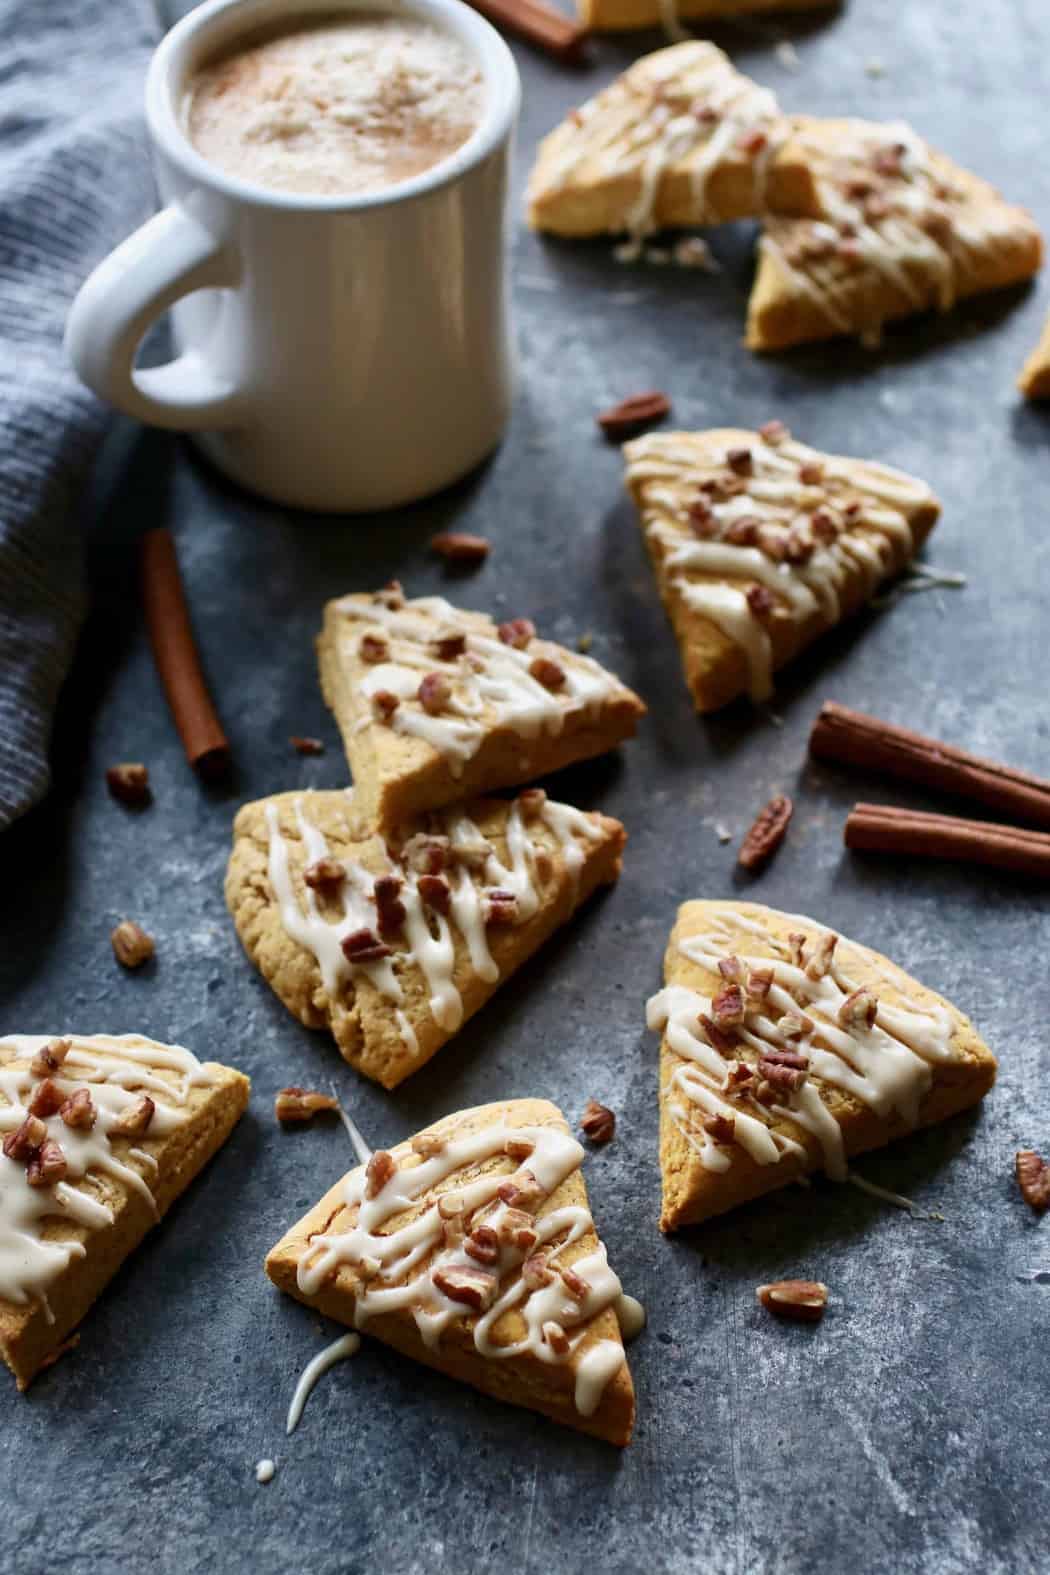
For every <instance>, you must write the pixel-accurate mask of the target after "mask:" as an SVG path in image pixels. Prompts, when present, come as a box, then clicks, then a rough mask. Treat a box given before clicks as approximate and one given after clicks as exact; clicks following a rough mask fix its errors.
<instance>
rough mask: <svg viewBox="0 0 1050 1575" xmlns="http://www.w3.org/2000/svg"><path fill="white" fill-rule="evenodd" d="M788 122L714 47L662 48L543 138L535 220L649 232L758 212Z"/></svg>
mask: <svg viewBox="0 0 1050 1575" xmlns="http://www.w3.org/2000/svg"><path fill="white" fill-rule="evenodd" d="M786 130H787V125H786V122H785V121H784V120H783V118H782V117H781V114H780V111H779V109H778V107H777V102H776V99H775V98H774V97H773V95H772V93H770V92H769V91H768V90H767V89H766V88H762V87H759V86H758V84H757V83H756V82H752V80H751V78H750V77H746V76H744V75H743V74H742V73H741V72H739V71H737V70H736V68H735V67H734V66H733V63H732V61H731V60H730V59H729V58H728V56H727V55H724V54H723V53H722V51H721V50H720V49H717V48H716V47H715V45H714V44H708V43H701V42H699V41H697V42H694V43H687V44H674V45H672V46H671V47H670V48H669V49H660V50H657V51H656V53H655V54H652V55H645V56H643V58H642V59H641V60H638V61H636V62H635V64H634V65H633V66H631V68H630V70H628V71H625V72H624V74H623V76H621V77H617V79H616V81H615V82H613V83H612V85H611V86H610V87H607V88H604V89H603V90H602V92H600V93H599V94H597V96H596V97H594V98H592V99H589V100H588V101H587V102H586V103H585V104H583V105H581V106H580V108H579V109H576V110H574V111H573V112H572V114H571V115H570V116H569V118H568V119H567V120H566V121H564V122H563V123H562V124H561V125H560V126H557V127H556V128H555V130H554V131H552V132H551V133H550V135H549V136H547V137H545V138H544V139H543V141H542V142H541V143H540V148H539V154H538V157H537V160H536V164H535V167H534V168H533V171H532V175H531V177H530V179H529V188H528V193H527V199H526V200H527V204H528V218H529V223H530V224H531V225H532V227H533V228H534V229H537V230H547V231H549V232H550V233H552V234H555V235H602V234H607V233H611V234H618V233H620V232H624V231H626V232H627V233H629V234H631V235H635V236H641V235H648V234H649V233H650V232H651V231H653V230H659V229H665V228H670V227H672V226H675V225H679V226H681V225H695V224H720V223H723V222H725V221H726V220H729V219H741V218H748V217H750V216H753V215H755V214H758V213H760V212H761V211H762V209H763V207H764V206H765V204H764V200H763V192H764V185H765V175H766V171H767V169H768V167H769V164H770V160H771V157H772V155H773V153H774V152H775V150H776V148H777V146H778V144H779V141H780V139H781V137H782V135H784V134H785V132H786Z"/></svg>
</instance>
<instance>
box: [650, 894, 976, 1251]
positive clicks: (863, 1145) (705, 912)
mask: <svg viewBox="0 0 1050 1575" xmlns="http://www.w3.org/2000/svg"><path fill="white" fill-rule="evenodd" d="M829 933H831V932H828V931H826V930H825V928H824V926H823V925H819V924H817V923H816V922H815V921H814V920H812V919H806V918H803V917H801V916H800V915H797V914H788V913H780V912H778V911H777V910H775V909H772V908H766V907H763V906H761V905H759V904H758V903H748V902H687V903H684V904H683V905H682V907H681V908H680V909H679V911H678V920H677V923H676V925H675V927H674V929H673V931H672V933H671V940H670V944H669V945H668V948H667V954H666V958H665V965H664V977H665V980H666V984H667V986H668V987H669V988H668V989H667V990H666V991H664V992H662V993H661V996H658V997H656V998H655V999H654V1002H653V1003H650V1022H651V1025H652V1026H658V1025H659V1024H660V1022H661V1019H664V1018H665V1016H666V1009H667V1006H668V1004H671V1007H672V1009H671V1013H670V1016H669V1017H666V1021H667V1022H668V1023H670V1022H673V1021H674V1020H675V1019H676V1018H677V1020H678V1022H679V1024H680V1025H681V1024H682V1023H683V1022H687V1021H690V1022H692V1023H693V1025H694V1026H695V1025H696V1023H697V1022H698V1019H697V1017H696V1016H695V1014H693V1011H692V1005H693V1002H692V1001H691V1000H690V999H689V998H688V997H687V996H683V997H682V998H681V1000H680V1002H678V1003H674V1002H673V991H674V990H675V989H680V990H682V991H685V992H692V993H693V996H694V998H695V997H701V998H702V999H701V1000H700V1001H699V1002H698V1007H697V1009H698V1011H705V1010H706V1011H710V1003H711V1001H712V998H713V997H714V996H715V995H716V994H717V992H718V991H719V990H720V989H722V988H723V987H724V985H725V983H726V979H725V978H724V977H723V976H722V975H721V974H720V973H719V972H718V971H716V969H715V968H714V967H713V966H711V965H709V964H707V963H706V962H703V961H700V960H697V958H696V956H695V954H694V956H692V957H690V956H686V955H684V954H683V951H682V949H681V948H682V943H683V942H685V943H687V944H688V943H690V942H693V943H694V945H695V942H696V941H697V940H698V939H699V940H700V942H701V943H703V942H704V941H705V940H706V941H710V940H711V938H712V937H717V938H718V939H717V946H716V948H715V949H716V950H717V952H718V953H719V954H720V955H723V956H725V957H734V956H735V957H739V958H742V959H744V961H745V966H747V965H749V964H750V966H751V967H755V966H758V967H761V966H762V965H763V964H768V963H773V962H775V963H776V964H777V980H776V984H780V982H781V979H782V977H784V976H783V974H782V969H783V967H784V964H785V962H786V961H787V960H788V959H789V958H790V955H791V942H790V940H789V937H791V936H792V935H803V936H805V939H806V947H805V956H806V958H807V959H809V958H812V957H813V955H814V953H815V952H816V951H817V950H818V947H819V942H820V939H821V937H823V936H825V935H827V934H829ZM833 967H834V968H835V969H837V970H843V969H844V970H845V976H847V977H848V983H849V987H850V990H851V991H852V990H853V989H854V988H864V987H867V988H868V989H870V990H871V991H872V992H873V993H874V994H875V996H876V997H877V999H878V1003H879V1007H878V1010H879V1014H880V1015H879V1017H877V1018H876V1024H877V1028H876V1032H881V1031H882V1030H883V1028H884V1027H887V1028H888V1029H889V1032H890V1033H891V1034H893V1032H894V1029H893V1023H892V1021H888V1020H887V1018H886V1017H885V1016H884V1015H883V1014H884V1012H885V1011H886V1009H887V1008H888V1009H890V1011H891V1012H892V1009H894V1008H898V1009H901V1010H903V1011H905V1012H907V1011H909V1010H910V1011H911V1012H913V1013H916V1012H917V1013H918V1014H920V1015H927V1014H928V1016H929V1018H930V1019H931V1021H932V1022H933V1023H934V1024H935V1025H936V1029H937V1034H939V1035H940V1036H941V1037H940V1039H939V1040H938V1041H937V1042H938V1044H939V1045H940V1046H941V1047H942V1048H943V1050H944V1053H943V1054H941V1053H939V1054H938V1056H937V1057H936V1058H935V1057H934V1056H933V1055H932V1054H931V1056H930V1059H928V1060H927V1061H925V1063H924V1064H925V1066H926V1068H927V1070H928V1074H929V1081H928V1086H926V1087H925V1089H924V1088H923V1083H924V1082H925V1081H926V1080H925V1077H924V1076H923V1075H922V1064H920V1062H919V1058H918V1057H917V1056H907V1055H905V1056H903V1058H902V1059H903V1061H904V1063H905V1065H904V1067H903V1069H902V1070H900V1071H899V1073H897V1074H891V1075H899V1079H900V1080H899V1085H898V1097H899V1100H900V1101H904V1102H906V1101H907V1100H908V1099H914V1100H915V1101H916V1103H915V1108H914V1112H913V1113H914V1118H915V1119H914V1120H906V1119H904V1117H903V1115H902V1114H901V1112H900V1110H899V1109H898V1108H889V1109H887V1110H886V1112H885V1113H884V1114H879V1113H877V1111H876V1110H875V1109H873V1108H872V1106H871V1105H870V1104H869V1103H866V1102H865V1101H863V1100H862V1099H861V1098H859V1097H858V1096H857V1094H856V1093H855V1092H853V1091H851V1090H846V1089H843V1088H842V1087H840V1086H836V1085H834V1084H832V1083H829V1082H827V1081H825V1080H824V1079H823V1078H822V1077H819V1076H817V1073H816V1070H815V1069H811V1071H810V1072H809V1074H808V1081H809V1082H810V1084H811V1085H813V1086H814V1088H815V1090H816V1091H817V1092H818V1093H819V1099H820V1102H821V1105H822V1106H823V1109H824V1111H825V1112H826V1114H827V1115H828V1116H829V1117H830V1118H831V1120H832V1122H833V1124H834V1125H836V1126H837V1128H838V1130H839V1133H840V1135H841V1155H842V1159H843V1161H844V1160H845V1159H848V1158H851V1157H852V1156H854V1155H856V1154H862V1153H864V1152H865V1151H866V1150H868V1149H873V1148H880V1147H882V1146H883V1145H884V1144H886V1143H890V1142H892V1141H893V1140H894V1139H895V1138H898V1137H903V1136H905V1135H906V1134H907V1133H909V1132H911V1131H913V1130H915V1129H916V1128H917V1127H924V1126H930V1125H933V1124H934V1123H935V1122H938V1121H943V1120H945V1119H946V1118H947V1117H948V1116H952V1115H955V1114H956V1113H957V1112H958V1111H960V1110H964V1109H966V1108H967V1107H968V1106H970V1105H974V1104H976V1103H978V1101H979V1100H981V1099H982V1098H983V1097H984V1095H985V1094H986V1093H987V1092H988V1090H989V1089H990V1088H991V1086H992V1084H993V1083H994V1081H995V1074H996V1060H995V1057H994V1056H993V1055H992V1052H991V1051H990V1050H989V1048H988V1046H987V1045H986V1044H985V1043H984V1042H983V1040H982V1039H980V1038H979V1036H978V1034H977V1032H976V1030H975V1029H974V1027H973V1025H972V1023H971V1022H970V1021H969V1019H968V1018H966V1017H964V1016H963V1014H962V1013H961V1012H959V1011H958V1010H957V1009H956V1008H955V1007H954V1006H952V1005H951V1003H950V1002H948V1001H946V1000H945V999H944V998H943V997H942V996H940V995H937V994H936V993H935V992H934V991H932V990H929V989H927V988H926V987H925V986H924V985H921V984H919V983H918V982H917V981H916V980H915V979H913V978H911V977H910V976H909V975H908V974H906V973H905V972H904V971H903V970H902V969H901V968H899V967H898V966H897V965H896V964H895V963H892V962H890V961H889V960H888V959H887V958H885V957H883V956H881V955H880V954H879V953H878V952H874V951H872V950H870V949H869V948H868V947H864V946H860V945H858V944H857V943H856V942H853V941H847V940H845V939H844V938H842V937H840V938H839V941H838V945H837V946H836V948H835V951H834V958H833ZM832 995H833V998H834V999H837V998H838V996H837V994H836V993H835V992H832ZM661 999H663V1006H662V1007H661V1006H658V1005H657V1003H658V1002H660V1001H661ZM783 1004H784V1003H779V1004H778V1005H777V1006H774V1007H768V1006H761V1007H756V1008H754V1009H753V1012H752V1011H750V1010H749V1016H748V1018H747V1026H748V1028H749V1029H750V1030H751V1031H752V1033H754V1034H755V1035H756V1036H757V1037H758V1039H759V1040H761V1041H762V1042H763V1043H765V1042H766V1036H765V1035H764V1034H763V1033H762V1032H760V1031H759V1029H758V1028H757V1027H756V1022H757V1018H756V1015H754V1013H757V1014H759V1015H764V1016H765V1017H766V1020H767V1022H769V1021H771V1020H772V1019H775V1018H777V1017H778V1015H779V1012H780V1009H781V1007H782V1006H783ZM791 1004H792V1005H793V1006H794V1009H795V1011H796V1012H801V1013H804V1014H806V1015H807V1016H808V1017H809V1019H810V1020H811V1021H814V1020H815V1021H816V1022H817V1025H818V1026H817V1030H816V1033H815V1034H811V1035H808V1036H803V1038H802V1039H801V1040H798V1041H793V1043H795V1044H796V1047H798V1048H801V1049H802V1050H803V1051H804V1052H807V1053H808V1055H809V1056H810V1057H811V1056H812V1054H813V1048H814V1045H815V1044H823V1043H824V1042H825V1041H824V1040H823V1039H822V1037H821V1033H822V1029H821V1024H822V1023H824V1022H828V1021H831V1019H830V1018H827V1017H826V1016H824V1015H823V1008H822V1006H818V1005H817V1004H815V1003H814V1002H812V1001H809V1000H804V1001H803V1002H802V1004H801V1006H799V1005H795V1003H791ZM930 1032H931V1039H933V1038H936V1035H934V1034H933V1031H932V1030H931V1031H930ZM696 1034H697V1035H698V1036H699V1037H701V1038H703V1037H704V1030H703V1029H701V1028H700V1027H696ZM670 1038H671V1029H670V1027H667V1028H666V1030H665V1032H664V1037H663V1042H662V1044H661V1049H660V1168H661V1172H662V1176H663V1209H662V1213H661V1218H660V1226H661V1229H662V1230H664V1231H675V1230H678V1229H680V1228H681V1227H682V1226H685V1225H694V1224H698V1223H700V1222H701V1221H703V1220H706V1219H710V1218H711V1217H712V1216H714V1215H716V1214H723V1213H725V1212H726V1211H727V1210H729V1209H733V1208H736V1207H737V1205H738V1204H741V1203H747V1202H750V1201H751V1200H752V1199H754V1198H758V1197H761V1196H763V1195H764V1194H765V1193H767V1192H772V1191H775V1190H776V1189H777V1188H779V1187H782V1186H786V1185H787V1184H788V1183H790V1182H792V1181H796V1180H797V1179H798V1178H799V1177H800V1176H803V1175H805V1174H808V1173H810V1172H812V1171H816V1170H821V1169H824V1168H828V1170H829V1173H832V1165H831V1163H830V1162H829V1160H828V1155H827V1153H826V1152H825V1149H824V1147H823V1146H822V1143H821V1142H820V1141H819V1140H818V1137H817V1136H815V1135H814V1132H813V1131H812V1130H809V1129H807V1128H805V1127H803V1126H801V1125H800V1124H799V1121H798V1120H794V1119H792V1117H791V1111H790V1105H791V1101H792V1097H793V1096H790V1095H781V1096H780V1100H779V1101H778V1106H777V1109H776V1110H773V1109H771V1108H768V1107H766V1106H764V1105H762V1104H760V1103H758V1102H757V1101H756V1100H755V1099H754V1098H751V1097H749V1096H748V1095H747V1094H746V1093H744V1094H741V1093H739V1092H736V1093H735V1092H733V1091H732V1090H730V1091H728V1092H727V1091H725V1090H724V1089H723V1090H722V1091H721V1092H720V1093H718V1094H717V1097H716V1099H715V1102H714V1103H715V1104H716V1105H718V1104H720V1103H724V1104H725V1105H726V1106H728V1107H730V1111H731V1112H732V1110H733V1109H735V1110H737V1111H745V1112H747V1113H748V1114H749V1115H750V1116H751V1117H752V1118H754V1119H756V1120H759V1121H761V1122H762V1123H763V1124H764V1125H765V1126H766V1127H767V1129H768V1130H770V1131H771V1132H773V1133H775V1134H777V1138H778V1144H779V1143H783V1144H784V1148H783V1152H782V1154H781V1157H780V1159H779V1161H777V1162H774V1163H759V1162H758V1161H757V1160H756V1158H755V1157H753V1155H752V1154H751V1153H750V1152H748V1151H747V1150H746V1149H745V1148H744V1147H742V1146H741V1144H740V1143H739V1142H737V1141H730V1142H728V1143H725V1144H718V1142H717V1140H712V1139H709V1137H708V1135H707V1134H706V1133H705V1132H704V1130H703V1129H702V1125H701V1118H702V1117H703V1115H704V1110H703V1109H702V1108H701V1109H697V1108H696V1107H694V1106H692V1105H691V1103H690V1101H689V1100H688V1099H686V1100H685V1101H683V1099H682V1096H681V1083H680V1074H681V1070H682V1068H683V1067H686V1068H688V1067H689V1065H690V1063H689V1060H688V1058H686V1057H683V1055H681V1054H679V1053H677V1052H676V1051H675V1049H674V1048H672V1045H671V1043H670ZM784 1047H785V1048H786V1047H787V1046H786V1044H785V1046H784ZM898 1051H899V1042H898V1050H895V1051H894V1054H898ZM719 1055H721V1056H722V1057H723V1059H724V1061H725V1066H726V1070H727V1074H728V1069H729V1067H730V1065H731V1063H732V1062H733V1061H735V1060H738V1061H741V1062H745V1063H747V1065H748V1066H750V1067H751V1068H752V1070H753V1071H754V1072H755V1076H756V1078H757V1077H758V1076H759V1075H760V1074H759V1073H758V1072H757V1070H756V1068H757V1061H758V1050H757V1049H756V1048H755V1046H753V1045H752V1044H751V1043H750V1042H746V1041H745V1042H742V1043H738V1044H737V1045H736V1046H734V1047H732V1048H729V1047H727V1048H726V1049H725V1051H724V1052H719V1051H716V1052H715V1058H716V1059H717V1057H718V1056H719ZM912 1063H914V1064H912ZM686 1075H687V1076H688V1075H689V1073H688V1072H687V1074H686ZM883 1075H885V1074H883ZM676 1076H678V1077H679V1082H677V1083H676V1081H675V1080H676ZM751 1086H752V1087H754V1086H755V1084H754V1083H752V1085H751ZM710 1088H711V1089H712V1090H715V1089H717V1088H718V1085H717V1083H716V1082H714V1081H713V1080H710ZM891 1103H892V1101H891ZM709 1143H711V1144H715V1145H717V1146H718V1147H719V1151H720V1153H721V1155H722V1156H723V1158H724V1159H726V1160H728V1164H727V1166H726V1168H725V1169H723V1170H711V1169H708V1168H705V1165H704V1163H703V1162H702V1160H701V1158H700V1153H699V1152H698V1150H700V1149H702V1148H703V1147H704V1146H705V1145H707V1144H709ZM837 1179H843V1176H842V1175H840V1176H839V1177H838V1178H837Z"/></svg>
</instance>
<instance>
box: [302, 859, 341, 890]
mask: <svg viewBox="0 0 1050 1575" xmlns="http://www.w3.org/2000/svg"><path fill="white" fill-rule="evenodd" d="M345 879H346V866H345V865H344V864H342V863H341V862H340V860H339V859H331V858H324V859H318V860H317V862H316V863H315V864H308V865H307V866H306V868H305V869H304V870H303V880H304V881H305V882H306V884H307V885H308V886H309V887H310V889H311V891H334V890H335V888H336V887H338V886H341V885H342V884H343V881H344V880H345Z"/></svg>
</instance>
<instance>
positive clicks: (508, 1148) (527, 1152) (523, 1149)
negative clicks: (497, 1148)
mask: <svg viewBox="0 0 1050 1575" xmlns="http://www.w3.org/2000/svg"><path fill="white" fill-rule="evenodd" d="M534 1146H535V1145H534V1144H532V1143H530V1142H529V1141H528V1139H527V1138H508V1139H507V1141H506V1142H505V1143H504V1145H503V1152H504V1153H505V1154H506V1155H507V1156H508V1157H509V1158H510V1159H517V1160H522V1159H530V1158H531V1157H532V1153H533V1150H534Z"/></svg>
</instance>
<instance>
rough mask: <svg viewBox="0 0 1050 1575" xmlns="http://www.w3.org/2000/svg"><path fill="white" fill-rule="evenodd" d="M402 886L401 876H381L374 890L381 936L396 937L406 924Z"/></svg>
mask: <svg viewBox="0 0 1050 1575" xmlns="http://www.w3.org/2000/svg"><path fill="white" fill-rule="evenodd" d="M402 885H403V882H402V880H401V877H400V876H399V875H380V876H379V878H378V879H377V881H376V883H375V886H374V887H373V888H372V889H373V893H374V895H375V900H376V917H377V918H378V920H379V933H380V935H396V934H397V932H398V931H399V930H400V928H401V926H402V925H403V924H404V922H405V918H406V917H407V914H406V909H405V905H404V903H403V902H402V901H401V887H402Z"/></svg>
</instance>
